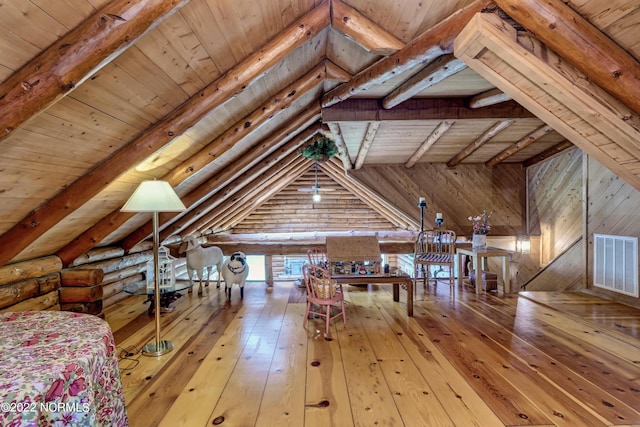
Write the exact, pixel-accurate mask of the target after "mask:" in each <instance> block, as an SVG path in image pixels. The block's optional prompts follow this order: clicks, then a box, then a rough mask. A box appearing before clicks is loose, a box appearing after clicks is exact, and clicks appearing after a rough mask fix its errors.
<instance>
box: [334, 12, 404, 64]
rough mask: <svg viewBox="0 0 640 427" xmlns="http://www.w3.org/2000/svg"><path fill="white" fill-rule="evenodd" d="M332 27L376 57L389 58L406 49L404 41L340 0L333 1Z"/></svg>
mask: <svg viewBox="0 0 640 427" xmlns="http://www.w3.org/2000/svg"><path fill="white" fill-rule="evenodd" d="M331 26H332V27H333V28H334V29H335V30H336V31H338V32H339V33H341V34H343V35H344V36H346V37H348V38H350V39H351V40H353V41H354V42H355V43H356V44H358V45H359V46H361V47H362V48H363V49H365V50H366V51H367V52H369V53H372V54H374V55H381V56H387V55H390V54H392V53H395V52H397V51H398V50H400V49H402V48H403V47H404V43H403V42H402V40H400V39H398V38H397V37H396V36H394V35H393V34H391V33H389V32H388V31H387V30H385V29H384V28H382V27H381V26H379V25H378V24H376V23H375V22H373V21H371V20H370V19H369V18H367V17H366V16H364V15H363V14H362V13H360V12H359V11H358V10H356V9H354V8H353V7H351V6H349V5H347V4H346V3H343V2H342V1H340V0H331Z"/></svg>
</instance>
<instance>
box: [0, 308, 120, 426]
mask: <svg viewBox="0 0 640 427" xmlns="http://www.w3.org/2000/svg"><path fill="white" fill-rule="evenodd" d="M0 425H2V426H9V425H10V426H58V425H60V426H87V427H88V426H91V427H94V426H98V427H100V426H104V427H112V426H113V427H125V426H127V425H128V418H127V412H126V408H125V400H124V392H123V389H122V383H121V378H120V370H119V367H118V357H117V352H116V346H115V343H114V340H113V335H112V333H111V328H110V327H109V324H108V323H107V322H105V321H104V320H102V319H100V318H99V317H96V316H93V315H90V314H81V313H72V312H67V311H26V312H7V313H0Z"/></svg>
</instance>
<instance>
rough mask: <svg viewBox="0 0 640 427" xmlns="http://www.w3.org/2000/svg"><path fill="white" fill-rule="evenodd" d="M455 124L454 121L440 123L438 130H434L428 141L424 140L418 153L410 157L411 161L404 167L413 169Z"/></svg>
mask: <svg viewBox="0 0 640 427" xmlns="http://www.w3.org/2000/svg"><path fill="white" fill-rule="evenodd" d="M454 123H455V122H454V121H449V120H444V121H442V122H440V123H439V124H438V126H436V128H435V129H434V130H433V132H431V133H430V134H429V136H428V137H427V139H425V140H424V142H423V143H422V144H421V145H420V147H418V149H417V150H416V152H415V153H413V154H412V155H411V157H409V160H407V163H405V164H404V167H405V168H411V167H413V166H414V165H415V164H416V163H417V162H418V160H420V159H421V158H422V156H424V154H425V153H426V152H427V151H429V149H430V148H431V147H432V146H433V144H435V143H436V142H437V141H438V140H439V139H440V138H442V135H444V134H445V133H446V132H447V131H448V130H449V129H451V126H453V124H454Z"/></svg>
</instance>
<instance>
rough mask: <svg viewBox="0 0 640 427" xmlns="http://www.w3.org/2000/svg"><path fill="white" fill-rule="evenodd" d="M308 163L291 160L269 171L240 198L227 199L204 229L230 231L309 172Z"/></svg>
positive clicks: (247, 188) (248, 187)
mask: <svg viewBox="0 0 640 427" xmlns="http://www.w3.org/2000/svg"><path fill="white" fill-rule="evenodd" d="M309 167H310V161H308V160H306V161H300V160H299V159H295V158H291V162H290V163H289V164H287V165H282V166H281V167H279V168H278V169H276V168H274V169H275V170H273V171H271V174H270V175H269V176H265V178H264V179H260V180H256V181H254V182H253V183H252V184H251V185H249V186H246V187H245V189H246V190H248V191H246V192H245V194H243V195H242V196H241V197H238V198H234V199H229V200H228V202H231V203H230V204H229V206H227V207H225V208H223V209H218V210H217V212H216V214H214V215H215V217H214V219H213V220H212V221H211V222H210V223H208V224H207V225H206V229H222V230H230V229H232V228H233V227H234V226H236V225H237V224H239V223H240V222H242V221H243V220H244V219H245V218H247V217H248V216H249V215H251V214H252V213H253V212H254V211H255V209H256V208H258V207H259V206H260V205H262V204H263V203H264V202H266V201H267V200H269V199H270V198H271V197H273V196H274V195H276V194H277V193H279V192H280V191H281V190H282V189H283V188H285V187H287V186H288V185H289V184H290V183H292V182H293V181H295V180H296V179H298V177H300V175H302V174H304V173H305V172H306V171H307V170H309Z"/></svg>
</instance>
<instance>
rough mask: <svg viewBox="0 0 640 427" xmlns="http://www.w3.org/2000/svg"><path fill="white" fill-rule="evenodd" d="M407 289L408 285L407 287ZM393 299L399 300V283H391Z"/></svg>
mask: <svg viewBox="0 0 640 427" xmlns="http://www.w3.org/2000/svg"><path fill="white" fill-rule="evenodd" d="M407 290H409V288H408V287H407ZM393 300H394V301H400V284H399V283H394V284H393Z"/></svg>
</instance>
